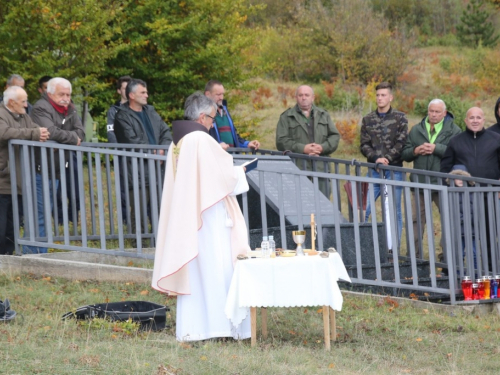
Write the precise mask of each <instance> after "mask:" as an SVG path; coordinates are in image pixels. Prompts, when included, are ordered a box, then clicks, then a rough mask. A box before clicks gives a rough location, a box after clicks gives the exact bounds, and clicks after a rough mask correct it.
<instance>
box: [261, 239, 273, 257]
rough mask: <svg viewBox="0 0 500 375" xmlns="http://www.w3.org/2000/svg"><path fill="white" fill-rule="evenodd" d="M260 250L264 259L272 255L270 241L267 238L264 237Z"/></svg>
mask: <svg viewBox="0 0 500 375" xmlns="http://www.w3.org/2000/svg"><path fill="white" fill-rule="evenodd" d="M260 249H261V250H262V258H269V257H270V256H271V254H270V253H269V241H268V239H267V236H264V237H262V243H261V244H260Z"/></svg>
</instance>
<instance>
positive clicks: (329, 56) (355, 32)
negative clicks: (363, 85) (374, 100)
mask: <svg viewBox="0 0 500 375" xmlns="http://www.w3.org/2000/svg"><path fill="white" fill-rule="evenodd" d="M325 3H326V2H324V1H319V0H317V1H315V2H313V3H312V4H311V7H310V8H309V10H308V12H307V13H305V14H304V17H303V20H302V21H303V25H304V27H307V28H308V29H311V30H312V37H311V40H313V41H314V43H315V44H316V45H317V46H318V48H320V49H322V50H323V53H321V54H320V56H322V57H323V58H324V59H325V61H327V62H328V61H329V62H330V64H331V65H334V66H336V68H337V70H338V75H339V76H340V78H341V79H342V81H343V82H346V81H351V82H368V81H370V79H372V78H373V77H375V76H378V77H379V78H382V79H385V80H389V81H392V82H394V81H395V80H396V77H397V76H398V75H400V74H401V73H402V72H403V70H404V69H405V68H406V66H407V64H408V62H409V51H410V49H411V48H412V46H413V40H412V38H411V37H409V36H408V35H407V34H406V32H405V30H398V29H395V30H392V31H391V30H390V29H389V27H388V22H387V20H385V19H384V18H383V16H382V15H380V14H376V13H375V12H374V11H373V10H372V9H371V7H367V6H366V1H365V0H330V1H329V2H328V3H327V4H326V5H325Z"/></svg>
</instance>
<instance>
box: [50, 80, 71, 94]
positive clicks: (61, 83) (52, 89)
mask: <svg viewBox="0 0 500 375" xmlns="http://www.w3.org/2000/svg"><path fill="white" fill-rule="evenodd" d="M57 86H61V87H63V88H65V89H68V88H69V92H70V93H71V90H72V89H71V82H70V81H68V80H67V79H66V78H61V77H55V78H52V79H51V80H50V81H49V82H47V92H48V93H49V94H54V93H55V92H56V87H57Z"/></svg>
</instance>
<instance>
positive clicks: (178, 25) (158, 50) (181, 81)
mask: <svg viewBox="0 0 500 375" xmlns="http://www.w3.org/2000/svg"><path fill="white" fill-rule="evenodd" d="M245 4H246V2H245V1H243V0H219V1H215V0H183V1H172V0H169V1H159V0H143V1H141V2H135V1H134V2H131V3H129V4H128V6H127V8H125V9H124V16H123V22H124V24H123V29H122V34H121V35H123V38H124V45H123V48H122V49H121V50H120V51H119V53H118V54H117V56H116V57H114V58H112V59H110V60H109V61H108V64H107V70H106V74H105V75H104V77H103V79H104V81H107V82H114V80H115V79H116V78H117V77H119V76H120V75H123V74H130V75H131V76H133V77H136V78H140V79H143V80H144V81H145V82H146V83H147V84H148V91H149V93H150V99H149V102H150V103H151V104H153V105H154V106H155V108H156V110H157V111H158V112H159V113H160V114H161V115H162V117H163V118H164V119H165V120H167V121H170V120H173V119H176V118H180V117H182V112H183V103H184V99H185V98H186V97H187V96H188V95H190V94H192V93H193V92H194V91H196V90H203V89H204V87H205V83H206V82H207V81H208V80H210V79H218V80H220V81H222V82H223V83H224V84H225V85H226V86H232V85H236V84H237V83H238V82H241V81H242V79H243V78H244V74H243V73H244V72H243V69H242V67H243V66H244V63H245V57H244V56H243V55H242V54H241V50H242V49H243V48H245V47H247V46H248V45H250V43H251V42H252V40H251V33H250V31H249V30H248V29H247V28H246V27H245V25H244V23H245V21H246V19H247V15H248V14H249V13H251V12H252V11H253V8H252V7H248V6H246V5H245ZM110 91H113V90H110ZM110 104H111V102H108V103H107V104H106V106H107V107H109V105H110ZM107 107H105V106H104V105H102V106H99V107H94V112H97V113H102V112H103V111H104V110H105V109H107Z"/></svg>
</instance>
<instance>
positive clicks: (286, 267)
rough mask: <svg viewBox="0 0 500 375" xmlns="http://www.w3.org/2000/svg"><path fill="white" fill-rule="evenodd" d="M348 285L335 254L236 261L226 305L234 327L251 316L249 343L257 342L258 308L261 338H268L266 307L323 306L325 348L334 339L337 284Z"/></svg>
mask: <svg viewBox="0 0 500 375" xmlns="http://www.w3.org/2000/svg"><path fill="white" fill-rule="evenodd" d="M338 280H344V281H347V282H351V279H350V277H349V275H348V274H347V270H346V269H345V266H344V263H343V262H342V259H341V258H340V255H339V254H338V253H330V257H329V258H322V257H320V256H319V255H315V256H303V257H300V256H299V257H297V256H296V257H277V258H268V259H262V258H260V259H245V260H238V261H237V262H236V266H235V269H234V274H233V278H232V280H231V286H230V288H229V293H228V297H227V301H226V306H225V313H226V316H227V317H228V318H229V320H230V321H231V323H232V324H233V325H234V326H237V325H239V324H240V323H241V322H242V321H243V319H245V318H246V316H247V314H248V308H249V307H250V313H251V330H252V339H251V343H252V346H254V345H255V344H256V342H257V310H256V308H257V307H261V308H262V335H263V336H264V338H266V337H267V309H266V308H267V307H299V306H323V328H324V335H325V348H326V349H327V350H329V349H330V340H333V341H334V340H335V339H336V324H335V311H334V310H337V311H341V310H342V303H343V298H342V294H341V292H340V289H339V287H338V284H337V281H338Z"/></svg>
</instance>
